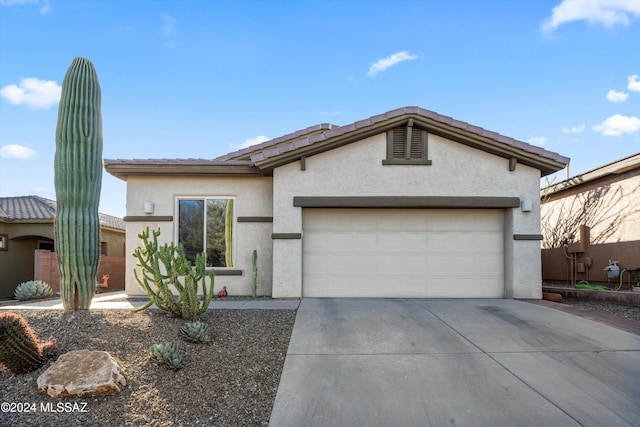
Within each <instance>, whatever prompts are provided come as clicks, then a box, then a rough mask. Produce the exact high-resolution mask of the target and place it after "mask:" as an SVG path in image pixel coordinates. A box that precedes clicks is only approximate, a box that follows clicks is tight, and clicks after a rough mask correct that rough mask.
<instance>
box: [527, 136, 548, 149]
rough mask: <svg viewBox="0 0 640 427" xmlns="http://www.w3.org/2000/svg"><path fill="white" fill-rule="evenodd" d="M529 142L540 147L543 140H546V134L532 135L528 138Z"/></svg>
mask: <svg viewBox="0 0 640 427" xmlns="http://www.w3.org/2000/svg"><path fill="white" fill-rule="evenodd" d="M528 142H529V144H532V145H537V146H538V147H542V146H543V145H544V143H545V142H547V137H546V136H534V137H533V138H529V141H528Z"/></svg>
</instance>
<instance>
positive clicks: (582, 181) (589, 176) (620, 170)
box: [541, 152, 640, 196]
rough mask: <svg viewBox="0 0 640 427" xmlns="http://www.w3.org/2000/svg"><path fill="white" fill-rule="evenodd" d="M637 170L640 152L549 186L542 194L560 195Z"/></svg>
mask: <svg viewBox="0 0 640 427" xmlns="http://www.w3.org/2000/svg"><path fill="white" fill-rule="evenodd" d="M637 170H640V152H639V153H635V154H632V155H630V156H627V157H624V158H622V159H618V160H615V161H613V162H611V163H607V164H605V165H602V166H598V167H597V168H595V169H591V170H588V171H586V172H583V173H581V174H579V175H575V176H573V177H571V178H568V179H565V180H564V181H560V182H557V183H555V184H551V185H548V186H547V187H545V188H543V189H542V191H541V194H543V195H544V196H550V195H552V194H554V193H559V192H562V191H564V190H567V189H569V188H573V187H579V186H581V185H591V183H592V182H593V181H595V180H597V179H602V178H604V177H607V176H611V175H623V174H625V173H627V172H630V171H637ZM635 175H636V174H635V173H633V174H629V175H627V176H629V177H631V176H635ZM623 176H624V175H623ZM623 179H624V178H623Z"/></svg>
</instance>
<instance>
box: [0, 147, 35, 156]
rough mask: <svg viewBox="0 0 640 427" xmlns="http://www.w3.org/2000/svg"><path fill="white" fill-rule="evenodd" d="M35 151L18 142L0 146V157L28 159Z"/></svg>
mask: <svg viewBox="0 0 640 427" xmlns="http://www.w3.org/2000/svg"><path fill="white" fill-rule="evenodd" d="M36 154H37V153H36V152H35V151H34V150H32V149H31V148H28V147H24V146H22V145H18V144H9V145H3V146H2V147H0V157H4V158H7V159H28V158H30V157H33V156H35V155H36Z"/></svg>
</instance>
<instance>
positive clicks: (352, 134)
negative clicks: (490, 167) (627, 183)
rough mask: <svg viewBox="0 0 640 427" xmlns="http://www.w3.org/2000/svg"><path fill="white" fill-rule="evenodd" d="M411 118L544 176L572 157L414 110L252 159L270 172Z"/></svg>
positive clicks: (340, 129) (382, 130)
mask: <svg viewBox="0 0 640 427" xmlns="http://www.w3.org/2000/svg"><path fill="white" fill-rule="evenodd" d="M409 119H413V120H414V124H417V125H419V126H421V127H424V128H425V129H426V130H427V131H428V132H429V133H432V134H435V135H439V136H442V137H445V138H447V139H451V140H454V141H456V142H459V143H462V144H465V145H468V146H471V147H474V148H477V149H480V150H483V151H486V152H489V153H491V154H495V155H497V156H500V157H504V158H506V159H510V158H515V159H516V160H517V161H518V162H519V163H522V164H525V165H527V166H531V167H533V168H536V169H539V170H540V172H541V175H542V176H546V175H549V174H552V173H554V172H557V171H559V170H562V169H564V168H565V166H566V165H567V164H568V162H569V158H567V157H563V156H560V155H557V154H556V153H551V152H547V151H546V150H543V149H539V150H538V151H539V152H540V153H541V154H537V153H533V152H530V151H527V150H525V149H523V148H519V147H517V144H524V143H520V142H518V141H515V140H513V139H511V138H507V137H504V136H502V135H498V134H496V136H497V137H499V138H503V139H506V140H509V141H512V143H513V145H512V144H509V143H502V142H500V141H497V140H495V139H492V138H489V137H486V136H483V135H479V134H477V133H475V132H472V131H468V130H465V129H462V128H458V127H455V126H451V125H448V124H446V123H442V122H441V121H438V120H434V119H430V118H428V117H425V116H423V115H420V114H413V113H409V114H404V115H400V116H396V117H393V118H390V119H388V120H384V121H381V122H375V123H373V124H372V125H370V126H365V127H361V128H357V129H355V130H352V131H348V129H347V128H348V126H345V127H342V128H339V129H338V130H337V131H339V132H344V131H345V130H347V131H346V132H344V133H341V134H340V135H337V136H332V137H329V138H327V139H326V140H325V141H318V142H315V143H313V144H309V145H307V146H301V147H298V148H295V149H292V150H290V151H285V152H283V153H281V154H278V155H275V156H269V157H266V158H260V157H257V158H256V157H254V158H252V160H253V161H254V163H255V165H256V166H257V167H258V168H259V169H260V170H261V171H262V173H263V174H267V173H271V171H273V169H275V168H277V167H279V166H282V165H285V164H287V163H290V162H293V161H297V160H299V159H300V158H302V157H305V156H313V155H315V154H319V153H322V152H325V151H328V150H332V149H334V148H337V147H340V146H342V145H346V144H349V143H351V142H355V141H357V140H360V139H364V138H368V137H370V136H373V135H376V134H379V133H382V132H386V131H387V130H389V129H392V128H394V127H397V126H399V125H401V124H403V123H406V122H407V120H409ZM533 148H535V147H533ZM542 154H549V155H550V156H553V158H552V157H547V156H544V155H542Z"/></svg>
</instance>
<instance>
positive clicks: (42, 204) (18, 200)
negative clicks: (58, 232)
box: [0, 196, 125, 231]
mask: <svg viewBox="0 0 640 427" xmlns="http://www.w3.org/2000/svg"><path fill="white" fill-rule="evenodd" d="M55 217H56V202H55V200H50V199H46V198H44V197H40V196H18V197H0V222H11V221H22V222H25V221H53V220H54V219H55ZM98 217H99V219H100V226H101V227H104V228H111V229H113V230H122V231H124V230H125V223H124V221H123V220H122V219H121V218H118V217H115V216H111V215H106V214H103V213H98Z"/></svg>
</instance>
